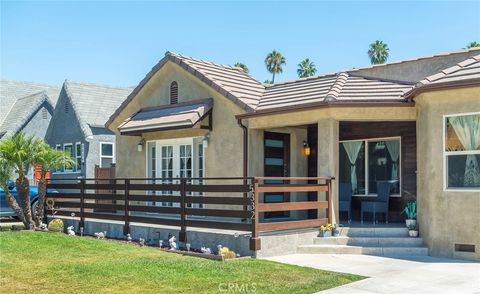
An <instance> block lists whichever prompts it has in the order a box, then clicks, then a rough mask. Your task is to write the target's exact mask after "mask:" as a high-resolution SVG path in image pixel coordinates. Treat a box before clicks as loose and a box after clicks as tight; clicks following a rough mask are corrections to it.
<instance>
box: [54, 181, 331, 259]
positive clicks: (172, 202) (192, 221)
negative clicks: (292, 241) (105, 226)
mask: <svg viewBox="0 0 480 294" xmlns="http://www.w3.org/2000/svg"><path fill="white" fill-rule="evenodd" d="M333 180H334V179H333V178H313V177H308V178H307V177H305V178H300V177H297V178H295V177H288V178H282V177H256V178H175V179H165V178H162V179H146V178H126V179H120V178H116V179H103V178H102V179H54V180H50V182H49V183H48V185H47V188H48V192H47V201H46V206H45V210H46V215H49V216H53V215H55V216H70V217H71V216H72V215H73V214H74V216H75V217H78V218H79V226H80V227H83V226H84V224H85V219H86V218H92V219H100V220H109V221H120V222H123V233H124V234H125V235H126V234H128V233H130V224H131V223H132V222H134V223H142V224H154V225H167V226H176V227H179V229H180V233H179V241H181V242H186V241H187V227H197V228H210V229H225V230H238V231H245V232H251V234H252V237H251V239H250V249H251V250H260V248H261V245H260V238H259V233H261V232H269V231H279V230H290V229H302V228H312V227H318V226H321V225H323V224H326V223H331V215H332V212H331V209H332V197H331V189H332V188H331V187H332V181H333ZM273 181H274V182H275V184H268V183H269V182H270V183H271V182H273ZM298 181H304V182H305V183H306V184H299V183H297V182H298ZM272 192H275V193H294V192H301V193H303V192H321V193H325V197H324V200H318V201H301V202H281V203H262V202H263V201H261V199H263V197H262V194H263V193H272ZM213 195H214V196H213ZM319 198H321V197H319ZM49 199H51V200H53V201H51V200H49ZM299 210H319V211H320V210H324V211H325V214H324V216H322V217H317V218H316V219H306V220H282V221H268V222H266V221H261V219H262V214H263V213H264V212H275V211H289V212H291V211H299Z"/></svg>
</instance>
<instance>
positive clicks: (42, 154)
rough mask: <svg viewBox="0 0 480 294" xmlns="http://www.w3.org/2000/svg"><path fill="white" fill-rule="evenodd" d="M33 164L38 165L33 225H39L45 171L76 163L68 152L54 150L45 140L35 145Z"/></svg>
mask: <svg viewBox="0 0 480 294" xmlns="http://www.w3.org/2000/svg"><path fill="white" fill-rule="evenodd" d="M35 164H36V165H37V166H38V167H40V179H39V180H38V201H37V205H36V206H35V211H34V212H33V213H34V220H35V225H36V226H37V227H38V226H40V224H41V222H42V220H43V216H44V215H43V214H44V209H43V208H44V206H45V196H46V194H47V179H46V177H47V173H48V171H49V170H50V169H60V168H62V167H67V168H70V167H72V166H74V165H76V162H75V160H74V159H73V158H72V157H71V155H70V153H68V152H64V151H60V150H55V149H53V148H52V147H50V146H49V145H48V144H47V143H46V142H45V141H41V142H40V143H39V144H38V145H36V146H35Z"/></svg>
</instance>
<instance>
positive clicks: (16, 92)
mask: <svg viewBox="0 0 480 294" xmlns="http://www.w3.org/2000/svg"><path fill="white" fill-rule="evenodd" d="M42 91H45V94H46V95H47V97H48V99H49V101H50V104H51V105H52V106H54V105H55V104H56V103H57V100H58V96H59V94H60V88H59V87H57V86H52V85H46V84H39V83H31V82H21V81H10V80H1V81H0V123H3V121H4V120H5V118H6V117H7V115H8V113H9V112H10V110H11V109H12V107H13V105H14V104H15V102H16V101H17V100H18V99H20V98H22V97H25V96H29V95H32V94H36V93H39V92H42Z"/></svg>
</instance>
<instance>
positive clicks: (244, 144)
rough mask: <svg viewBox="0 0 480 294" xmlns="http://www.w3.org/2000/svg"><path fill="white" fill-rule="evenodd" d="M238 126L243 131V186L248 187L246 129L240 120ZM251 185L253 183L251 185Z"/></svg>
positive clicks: (245, 196)
mask: <svg viewBox="0 0 480 294" xmlns="http://www.w3.org/2000/svg"><path fill="white" fill-rule="evenodd" d="M237 123H238V125H239V126H240V127H241V128H242V130H243V184H244V185H248V181H247V176H248V128H247V127H246V126H245V125H244V124H243V123H242V119H241V118H238V119H237ZM252 184H253V183H252ZM247 197H248V193H243V198H245V199H247ZM247 209H248V207H247V206H246V205H244V206H243V210H244V211H247ZM242 221H246V219H244V220H243V219H242Z"/></svg>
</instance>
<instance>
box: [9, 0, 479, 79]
mask: <svg viewBox="0 0 480 294" xmlns="http://www.w3.org/2000/svg"><path fill="white" fill-rule="evenodd" d="M0 8H1V29H0V32H1V36H0V37H1V39H0V41H1V56H0V57H1V60H0V70H1V72H0V74H1V78H2V79H14V80H25V81H36V82H44V83H51V84H61V83H62V82H63V81H64V80H65V79H72V80H80V81H88V82H95V83H106V84H112V85H125V86H133V85H136V84H137V83H138V82H139V81H140V80H141V79H142V78H143V77H144V76H145V74H146V73H147V72H148V71H149V70H150V69H151V67H153V66H154V65H155V64H156V63H157V62H158V60H160V59H161V58H162V57H163V56H164V53H165V51H167V50H170V51H174V52H178V53H181V54H184V55H188V56H193V57H197V58H200V59H205V60H209V61H213V62H217V63H223V64H233V63H235V62H236V61H241V62H243V63H245V64H247V66H248V67H249V68H250V72H251V74H252V75H253V76H254V77H255V78H257V79H259V80H261V81H263V80H265V79H267V78H270V74H269V73H268V72H267V71H266V69H265V65H264V59H265V56H266V54H267V53H268V52H271V51H272V50H273V49H276V50H279V51H280V52H281V53H282V54H283V55H284V56H285V58H286V61H287V65H286V66H285V68H284V73H283V74H281V75H279V76H278V77H277V78H276V81H281V80H290V79H294V78H296V68H297V64H298V63H299V61H300V60H302V59H303V58H306V57H308V58H310V59H312V60H313V61H314V62H315V64H316V65H317V69H318V73H319V74H322V73H330V72H335V71H339V70H342V69H346V68H351V67H363V66H368V65H369V59H368V56H367V54H366V52H367V50H368V45H369V44H370V43H371V42H373V41H374V40H377V39H379V40H383V41H385V42H386V43H387V44H388V45H389V47H390V58H389V61H396V60H401V59H407V58H413V57H419V56H424V55H431V54H434V53H440V52H444V51H451V50H456V49H460V48H463V47H465V46H466V44H467V43H468V42H470V41H474V40H476V41H479V42H480V1H469V2H460V1H452V2H445V1H440V2H439V1H436V2H433V1H428V2H420V1H403V2H394V1H386V2H380V1H372V2H359V1H355V2H345V1H336V2H271V1H268V2H220V1H216V2H178V1H177V2H138V1H137V2H125V1H124V2H112V1H109V2H100V1H95V2H67V3H65V2H53V1H49V2H39V1H37V2H19V1H15V2H14V1H1V7H0Z"/></svg>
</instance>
